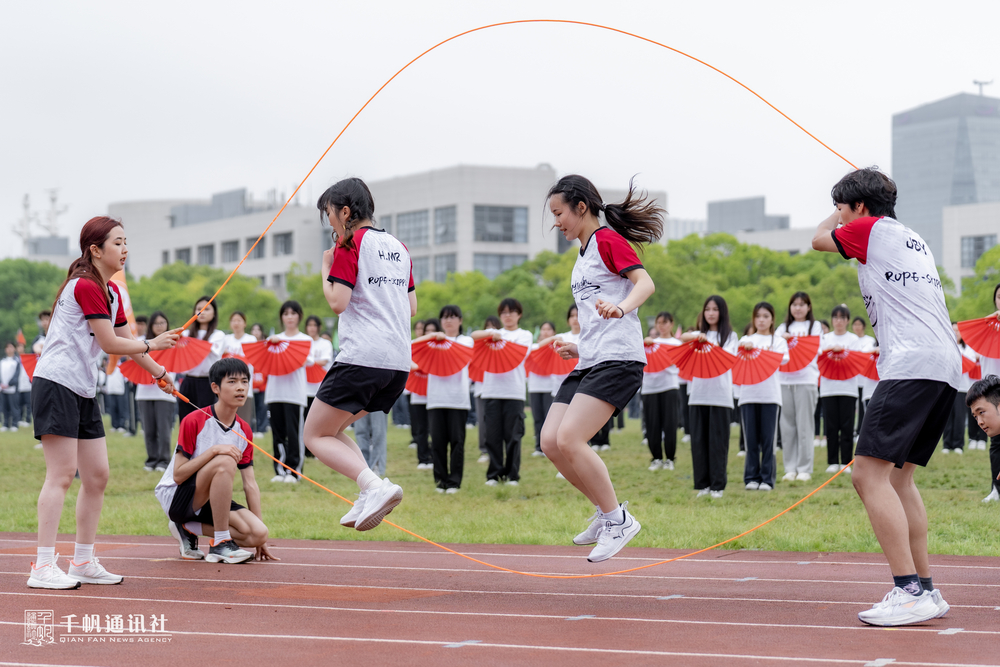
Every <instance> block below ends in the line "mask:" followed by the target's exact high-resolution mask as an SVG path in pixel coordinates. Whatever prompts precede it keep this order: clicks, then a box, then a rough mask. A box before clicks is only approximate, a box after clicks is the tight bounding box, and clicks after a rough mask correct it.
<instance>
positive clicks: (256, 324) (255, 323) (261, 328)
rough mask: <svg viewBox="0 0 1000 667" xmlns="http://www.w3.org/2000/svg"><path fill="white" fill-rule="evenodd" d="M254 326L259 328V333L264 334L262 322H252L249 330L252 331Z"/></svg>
mask: <svg viewBox="0 0 1000 667" xmlns="http://www.w3.org/2000/svg"><path fill="white" fill-rule="evenodd" d="M254 327H257V328H258V329H260V333H261V335H263V334H264V325H263V324H261V323H260V322H254V323H253V324H251V325H250V331H253V328H254Z"/></svg>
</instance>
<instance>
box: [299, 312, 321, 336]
mask: <svg viewBox="0 0 1000 667" xmlns="http://www.w3.org/2000/svg"><path fill="white" fill-rule="evenodd" d="M310 322H315V323H316V330H317V331H316V335H317V336H318V335H319V334H320V333H322V332H323V320H321V319H319V317H317V316H316V315H310V316H309V317H307V318H306V326H305V328H304V329H303V331H304V330H305V329H308V328H309V323H310Z"/></svg>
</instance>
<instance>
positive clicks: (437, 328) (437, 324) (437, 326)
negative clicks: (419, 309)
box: [424, 317, 444, 335]
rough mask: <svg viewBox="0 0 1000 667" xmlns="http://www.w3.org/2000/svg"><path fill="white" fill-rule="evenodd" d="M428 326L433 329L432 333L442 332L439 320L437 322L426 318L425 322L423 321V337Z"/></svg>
mask: <svg viewBox="0 0 1000 667" xmlns="http://www.w3.org/2000/svg"><path fill="white" fill-rule="evenodd" d="M428 325H430V326H432V327H434V331H433V332H432V333H437V332H439V331H441V332H443V331H444V329H442V328H441V320H439V319H438V318H436V317H428V318H427V319H426V320H424V334H425V335H426V334H427V326H428Z"/></svg>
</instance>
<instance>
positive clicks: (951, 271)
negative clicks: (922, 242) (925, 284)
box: [934, 202, 1000, 293]
mask: <svg viewBox="0 0 1000 667" xmlns="http://www.w3.org/2000/svg"><path fill="white" fill-rule="evenodd" d="M942 223H943V226H944V229H945V230H946V231H947V233H946V234H944V238H943V240H942V252H941V254H940V255H935V256H934V258H935V259H936V260H937V263H938V264H939V265H940V266H942V267H943V268H944V272H945V274H946V275H947V276H948V277H949V278H951V279H952V280H953V281H954V282H955V289H956V291H957V292H959V293H961V290H962V279H963V278H968V277H970V276H972V275H974V274H975V272H976V262H977V261H979V258H980V257H982V255H983V253H984V252H986V251H987V250H989V249H990V248H992V247H993V246H995V245H996V244H997V240H998V239H1000V202H990V203H986V204H965V205H962V206H945V207H944V209H943V211H942Z"/></svg>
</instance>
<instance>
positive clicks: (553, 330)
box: [538, 320, 558, 335]
mask: <svg viewBox="0 0 1000 667" xmlns="http://www.w3.org/2000/svg"><path fill="white" fill-rule="evenodd" d="M546 324H548V325H549V326H550V327H552V333H557V332H558V330H557V329H556V325H555V322H552V321H551V320H545V321H544V322H542V323H541V324H539V325H538V331H539V332H541V330H542V327H544V326H545V325H546ZM539 335H541V334H540V333H539Z"/></svg>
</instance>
